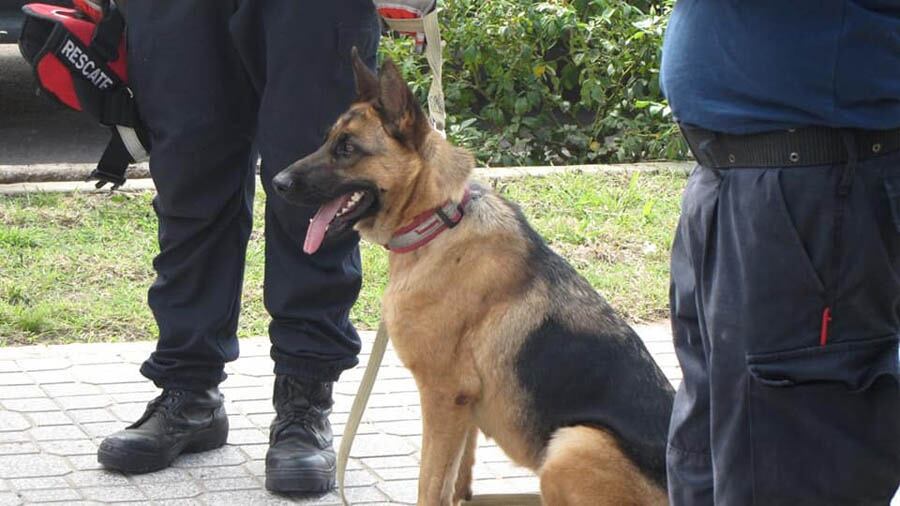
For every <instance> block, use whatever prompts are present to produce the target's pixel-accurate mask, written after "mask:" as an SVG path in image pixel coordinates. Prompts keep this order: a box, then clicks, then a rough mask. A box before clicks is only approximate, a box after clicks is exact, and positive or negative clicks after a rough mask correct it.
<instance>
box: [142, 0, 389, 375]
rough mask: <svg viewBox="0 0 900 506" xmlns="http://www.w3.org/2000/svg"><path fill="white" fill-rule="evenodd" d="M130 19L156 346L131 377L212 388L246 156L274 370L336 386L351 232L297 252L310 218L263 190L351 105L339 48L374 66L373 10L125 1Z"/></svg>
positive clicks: (235, 259) (224, 332) (231, 339)
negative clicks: (149, 186)
mask: <svg viewBox="0 0 900 506" xmlns="http://www.w3.org/2000/svg"><path fill="white" fill-rule="evenodd" d="M127 15H128V22H129V25H128V42H129V72H130V80H131V83H132V85H133V88H134V91H135V96H136V98H137V101H138V107H139V110H140V113H141V116H142V118H143V120H144V121H145V122H146V124H147V126H148V128H149V130H150V132H151V135H152V141H153V150H152V153H151V162H150V163H151V166H150V168H151V173H152V176H153V180H154V183H155V184H156V188H157V191H158V195H157V197H156V198H155V199H154V202H153V207H154V209H155V211H156V214H157V216H158V219H159V247H160V253H159V255H158V256H157V257H156V259H155V260H154V262H153V266H154V268H155V270H156V273H157V278H156V281H155V282H154V283H153V285H152V287H151V288H150V292H149V297H148V298H149V304H150V307H151V309H152V310H153V314H154V316H155V318H156V322H157V324H158V326H159V341H158V344H157V348H156V351H155V352H154V353H153V354H152V355H151V356H150V358H149V359H148V360H147V361H146V362H145V363H144V364H143V366H142V368H141V372H142V373H143V374H144V375H145V376H146V377H148V378H150V379H152V380H153V381H154V382H155V383H156V384H157V385H159V386H161V387H175V388H192V389H197V388H208V387H210V386H213V385H216V384H218V383H219V382H221V381H222V380H223V379H224V378H225V375H224V372H223V368H224V364H225V363H226V362H228V361H231V360H234V359H236V358H237V356H238V340H237V337H236V329H237V323H238V313H239V310H240V303H241V286H242V282H243V271H244V258H245V254H246V249H247V241H248V239H249V237H250V233H251V225H252V220H251V211H252V207H253V195H254V181H255V179H254V167H255V158H256V153H257V152H258V153H259V154H260V155H261V157H262V166H261V179H262V183H263V187H264V189H265V190H266V193H267V195H268V198H267V200H266V209H265V215H266V216H265V218H266V226H265V239H266V249H265V264H266V266H265V286H264V298H265V306H266V309H267V310H268V312H269V314H270V315H271V317H272V321H271V324H270V326H269V335H270V337H271V341H272V357H273V358H274V361H275V371H276V372H277V373H282V374H289V375H294V376H300V377H305V378H308V379H313V380H322V381H331V380H336V379H337V378H338V376H339V375H340V372H341V371H343V370H344V369H347V368H349V367H352V366H354V365H355V364H356V363H357V359H356V355H357V353H358V352H359V349H360V342H359V336H358V335H357V334H356V331H355V330H354V328H353V326H352V325H351V324H350V321H349V318H348V313H349V311H350V307H351V306H352V305H353V303H354V302H355V300H356V298H357V296H358V293H359V289H360V285H361V272H360V259H359V250H358V238H356V237H352V236H351V237H348V238H347V239H346V240H343V241H342V242H337V243H332V244H329V245H328V247H327V248H324V249H323V250H320V251H319V252H318V253H317V254H316V255H315V256H308V255H305V254H304V253H303V251H302V249H301V247H302V244H303V238H304V236H305V234H306V228H307V225H308V223H309V219H310V217H311V216H312V214H313V213H314V211H315V210H314V209H311V208H297V207H293V206H289V205H288V204H287V203H286V202H285V201H283V200H282V199H280V198H279V197H278V196H277V195H276V194H275V193H273V192H272V188H271V180H272V177H273V176H274V175H275V174H276V173H277V172H278V171H279V170H281V169H282V168H284V167H285V166H287V165H288V164H290V163H291V162H293V161H295V160H297V159H299V158H301V157H303V156H305V155H306V154H308V153H310V152H312V151H314V150H315V149H316V148H317V147H318V146H319V145H320V143H321V142H322V141H323V139H324V137H325V133H326V131H327V129H328V127H330V126H331V124H332V122H333V121H334V120H335V119H336V118H337V116H338V115H339V114H340V113H341V112H343V110H345V109H346V107H347V106H348V105H349V104H350V102H351V100H352V99H353V96H354V89H355V88H354V83H353V75H352V70H351V66H350V50H351V48H352V47H353V46H357V47H358V48H359V49H360V54H361V55H363V57H364V58H365V59H366V60H367V63H369V64H370V66H372V67H374V65H375V52H376V49H377V45H378V37H379V28H380V27H379V21H378V17H377V14H376V13H375V10H374V7H373V5H372V2H371V0H331V1H315V2H301V1H297V0H191V1H189V2H188V1H158V0H131V1H130V2H128V13H127Z"/></svg>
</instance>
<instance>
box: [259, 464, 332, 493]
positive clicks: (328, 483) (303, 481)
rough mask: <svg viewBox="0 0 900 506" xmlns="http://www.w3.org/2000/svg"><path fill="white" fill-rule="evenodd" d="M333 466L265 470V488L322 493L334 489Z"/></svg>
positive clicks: (286, 491)
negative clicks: (325, 467)
mask: <svg viewBox="0 0 900 506" xmlns="http://www.w3.org/2000/svg"><path fill="white" fill-rule="evenodd" d="M334 473H335V467H334V466H332V467H331V469H328V470H325V471H323V470H318V469H279V470H277V471H274V470H266V490H268V491H269V492H279V493H302V494H324V493H325V492H329V491H331V490H333V489H334V483H335V475H334Z"/></svg>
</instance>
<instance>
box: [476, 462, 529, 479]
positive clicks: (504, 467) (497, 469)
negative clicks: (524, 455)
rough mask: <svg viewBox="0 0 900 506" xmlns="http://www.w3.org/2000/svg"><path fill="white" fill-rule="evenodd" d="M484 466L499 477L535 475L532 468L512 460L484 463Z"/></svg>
mask: <svg viewBox="0 0 900 506" xmlns="http://www.w3.org/2000/svg"><path fill="white" fill-rule="evenodd" d="M484 467H486V468H487V469H489V470H490V472H491V473H492V474H493V475H495V476H496V477H498V478H520V477H526V476H534V473H533V472H532V471H531V469H526V468H524V467H521V466H517V465H515V464H513V463H511V462H491V463H490V464H484Z"/></svg>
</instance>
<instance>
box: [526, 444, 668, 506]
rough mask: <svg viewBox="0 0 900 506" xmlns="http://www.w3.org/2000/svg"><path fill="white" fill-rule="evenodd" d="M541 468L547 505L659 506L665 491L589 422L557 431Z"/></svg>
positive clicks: (543, 494)
mask: <svg viewBox="0 0 900 506" xmlns="http://www.w3.org/2000/svg"><path fill="white" fill-rule="evenodd" d="M538 474H539V475H540V479H541V498H542V500H543V502H544V504H545V505H546V506H660V505H665V504H668V500H667V498H666V493H665V491H664V490H662V489H660V488H659V487H657V486H656V485H654V484H653V483H652V482H650V481H649V480H648V479H647V478H646V477H645V476H644V475H643V474H642V473H641V472H640V471H639V470H638V469H637V467H635V465H634V464H633V463H632V462H631V460H629V459H628V457H626V456H625V455H624V454H623V453H622V450H620V449H619V445H618V443H616V440H615V439H614V438H613V436H612V435H610V434H609V433H607V432H605V431H602V430H599V429H594V428H591V427H585V426H576V427H567V428H563V429H559V430H557V431H556V433H554V435H553V438H552V439H551V441H550V444H549V445H548V447H547V454H546V458H545V459H544V463H543V464H542V465H541V467H540V469H539V472H538Z"/></svg>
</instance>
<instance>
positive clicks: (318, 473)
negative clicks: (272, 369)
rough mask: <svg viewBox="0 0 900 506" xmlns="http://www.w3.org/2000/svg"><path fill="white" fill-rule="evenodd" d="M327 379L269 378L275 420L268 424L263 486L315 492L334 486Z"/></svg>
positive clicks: (291, 490)
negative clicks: (267, 444) (264, 481)
mask: <svg viewBox="0 0 900 506" xmlns="http://www.w3.org/2000/svg"><path fill="white" fill-rule="evenodd" d="M331 386H332V383H330V382H329V383H320V382H309V381H305V380H300V379H298V378H295V377H293V376H286V375H281V374H279V375H278V376H276V378H275V395H274V397H273V403H274V404H275V413H276V415H275V420H273V421H272V425H271V427H270V429H269V451H268V453H266V488H267V489H268V490H270V491H272V492H302V493H310V494H317V493H323V492H327V491H329V490H331V489H332V488H334V476H335V456H334V447H332V444H331V442H332V434H331V423H329V422H328V415H329V414H331V405H332V400H331Z"/></svg>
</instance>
